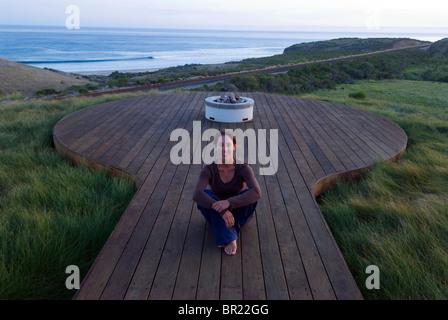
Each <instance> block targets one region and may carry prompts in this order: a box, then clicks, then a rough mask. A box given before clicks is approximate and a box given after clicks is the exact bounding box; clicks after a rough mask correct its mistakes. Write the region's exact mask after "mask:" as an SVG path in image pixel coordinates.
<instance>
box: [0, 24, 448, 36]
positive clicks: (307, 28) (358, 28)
mask: <svg viewBox="0 0 448 320" xmlns="http://www.w3.org/2000/svg"><path fill="white" fill-rule="evenodd" d="M0 27H49V28H61V29H62V28H63V29H66V26H65V25H49V24H0ZM238 27H241V29H239V28H238ZM243 27H247V26H235V27H234V28H233V27H231V28H230V27H224V26H221V27H207V28H202V27H198V26H196V27H195V26H184V27H183V26H177V27H163V26H152V27H137V26H134V27H130V26H124V27H123V26H91V25H90V26H83V27H81V28H80V29H78V30H81V29H83V28H87V29H93V28H97V29H134V30H135V29H137V30H195V31H251V32H347V31H349V30H353V31H356V32H361V31H362V32H365V33H392V32H398V31H400V32H401V33H426V32H428V33H434V32H435V31H440V32H448V26H447V27H429V26H425V27H416V26H403V27H397V26H383V27H378V28H371V29H369V28H367V27H366V26H312V25H304V26H295V27H291V28H290V29H288V28H287V27H271V29H267V28H269V27H268V26H261V27H259V28H258V27H257V28H252V29H251V28H246V29H243ZM272 28H274V29H272ZM299 28H303V29H305V30H298V29H299ZM325 29H329V30H325ZM335 29H336V31H335ZM75 31H76V30H75ZM422 31H426V32H422ZM447 36H448V35H447Z"/></svg>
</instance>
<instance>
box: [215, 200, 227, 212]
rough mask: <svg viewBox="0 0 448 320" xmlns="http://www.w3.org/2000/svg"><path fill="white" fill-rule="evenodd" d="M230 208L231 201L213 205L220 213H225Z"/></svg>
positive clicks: (218, 202) (217, 202) (222, 201)
mask: <svg viewBox="0 0 448 320" xmlns="http://www.w3.org/2000/svg"><path fill="white" fill-rule="evenodd" d="M229 206H230V202H229V200H221V201H216V202H215V203H214V204H212V209H213V210H215V211H218V212H219V213H223V212H224V210H226V209H228V208H229Z"/></svg>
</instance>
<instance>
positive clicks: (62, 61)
mask: <svg viewBox="0 0 448 320" xmlns="http://www.w3.org/2000/svg"><path fill="white" fill-rule="evenodd" d="M147 59H150V60H152V59H154V58H153V57H141V58H118V59H112V58H111V59H93V60H59V61H55V60H49V61H17V62H19V63H24V64H49V63H96V62H114V61H135V60H147Z"/></svg>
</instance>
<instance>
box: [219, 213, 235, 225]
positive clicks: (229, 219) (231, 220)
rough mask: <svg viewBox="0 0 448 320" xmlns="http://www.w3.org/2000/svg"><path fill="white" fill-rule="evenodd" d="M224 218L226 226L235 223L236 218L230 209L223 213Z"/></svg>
mask: <svg viewBox="0 0 448 320" xmlns="http://www.w3.org/2000/svg"><path fill="white" fill-rule="evenodd" d="M222 218H223V219H224V221H225V223H226V226H227V227H228V228H230V227H233V225H234V224H235V219H234V218H233V214H232V212H230V211H229V210H226V212H224V214H223V215H222Z"/></svg>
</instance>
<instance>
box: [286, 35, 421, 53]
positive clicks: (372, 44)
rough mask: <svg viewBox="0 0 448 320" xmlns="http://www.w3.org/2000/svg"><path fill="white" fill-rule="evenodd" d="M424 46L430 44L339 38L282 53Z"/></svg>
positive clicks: (294, 47) (356, 50) (405, 40)
mask: <svg viewBox="0 0 448 320" xmlns="http://www.w3.org/2000/svg"><path fill="white" fill-rule="evenodd" d="M424 44H428V45H429V44H430V42H428V41H420V40H414V39H408V38H368V39H361V38H340V39H333V40H326V41H314V42H307V43H299V44H295V45H292V46H290V47H288V48H286V49H285V50H284V52H283V53H293V52H301V53H307V52H325V51H342V50H345V51H347V52H349V51H350V52H358V53H363V52H371V51H380V50H386V49H396V48H402V47H407V46H415V45H424Z"/></svg>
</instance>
